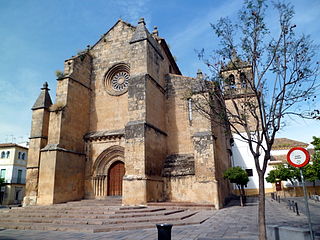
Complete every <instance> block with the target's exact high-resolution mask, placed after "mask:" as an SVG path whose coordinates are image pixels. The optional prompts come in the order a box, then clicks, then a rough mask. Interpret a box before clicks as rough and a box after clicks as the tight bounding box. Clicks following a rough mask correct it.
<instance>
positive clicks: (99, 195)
mask: <svg viewBox="0 0 320 240" xmlns="http://www.w3.org/2000/svg"><path fill="white" fill-rule="evenodd" d="M124 174H125V164H124V149H123V147H120V146H112V147H109V148H107V149H106V150H104V151H103V152H102V153H101V154H100V155H99V157H98V158H97V159H96V161H95V163H94V164H93V168H92V175H91V187H92V193H91V194H92V195H93V196H92V195H91V196H92V197H93V198H95V199H105V198H106V197H107V196H112V197H114V196H122V186H123V176H124Z"/></svg>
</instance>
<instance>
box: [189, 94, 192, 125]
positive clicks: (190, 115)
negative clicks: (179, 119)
mask: <svg viewBox="0 0 320 240" xmlns="http://www.w3.org/2000/svg"><path fill="white" fill-rule="evenodd" d="M188 115H189V122H190V124H191V122H192V99H191V98H189V99H188Z"/></svg>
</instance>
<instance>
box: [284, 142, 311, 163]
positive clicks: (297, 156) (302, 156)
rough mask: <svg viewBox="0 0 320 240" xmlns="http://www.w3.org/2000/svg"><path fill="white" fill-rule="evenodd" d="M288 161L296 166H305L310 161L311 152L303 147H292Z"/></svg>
mask: <svg viewBox="0 0 320 240" xmlns="http://www.w3.org/2000/svg"><path fill="white" fill-rule="evenodd" d="M287 160H288V163H289V164H290V165H291V166H294V167H298V168H300V167H304V166H305V165H307V164H308V163H309V161H310V154H309V152H308V151H307V150H306V149H304V148H301V147H295V148H291V149H290V150H289V152H288V154H287Z"/></svg>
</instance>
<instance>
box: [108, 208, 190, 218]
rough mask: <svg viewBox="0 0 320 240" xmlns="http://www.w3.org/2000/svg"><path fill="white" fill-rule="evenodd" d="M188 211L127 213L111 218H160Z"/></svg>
mask: <svg viewBox="0 0 320 240" xmlns="http://www.w3.org/2000/svg"><path fill="white" fill-rule="evenodd" d="M185 210H186V209H176V210H175V209H173V210H172V209H171V210H162V211H156V212H133V213H125V214H120V213H117V214H114V215H110V218H129V217H146V216H160V215H170V214H175V213H179V212H183V211H185Z"/></svg>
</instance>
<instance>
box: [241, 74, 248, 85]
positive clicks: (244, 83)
mask: <svg viewBox="0 0 320 240" xmlns="http://www.w3.org/2000/svg"><path fill="white" fill-rule="evenodd" d="M240 82H241V87H243V88H245V87H246V86H247V77H246V74H245V73H243V72H242V73H240Z"/></svg>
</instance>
